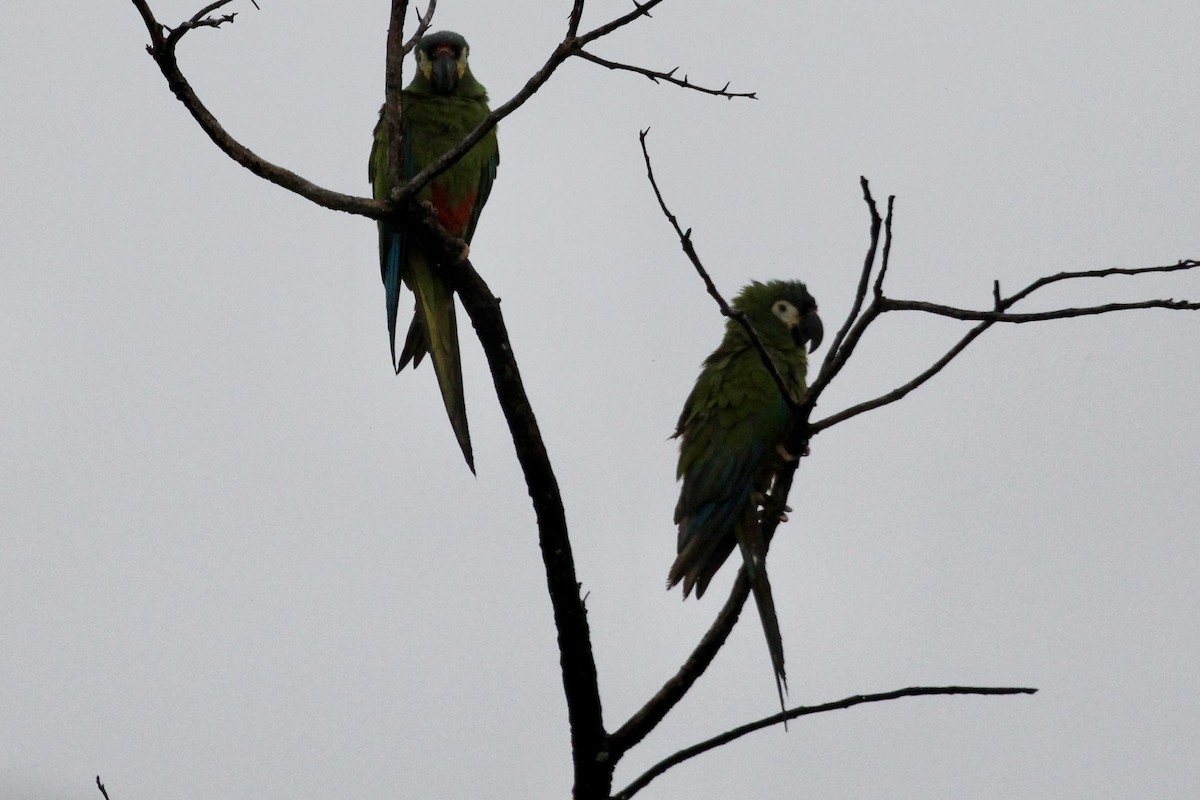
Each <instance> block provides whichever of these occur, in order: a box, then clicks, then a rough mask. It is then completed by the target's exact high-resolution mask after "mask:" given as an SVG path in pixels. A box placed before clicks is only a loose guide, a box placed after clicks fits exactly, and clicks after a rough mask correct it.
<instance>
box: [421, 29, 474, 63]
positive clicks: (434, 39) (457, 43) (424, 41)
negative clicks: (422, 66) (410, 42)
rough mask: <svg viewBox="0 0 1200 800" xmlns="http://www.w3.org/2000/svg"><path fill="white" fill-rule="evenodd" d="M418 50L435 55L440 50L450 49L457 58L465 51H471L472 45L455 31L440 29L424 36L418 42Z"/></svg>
mask: <svg viewBox="0 0 1200 800" xmlns="http://www.w3.org/2000/svg"><path fill="white" fill-rule="evenodd" d="M417 50H419V51H420V52H423V53H425V54H426V55H433V54H434V53H436V52H437V51H438V50H449V51H450V53H451V54H452V55H453V56H454V57H455V58H458V57H459V55H460V54H462V53H463V52H464V51H465V52H470V50H471V47H470V45H468V44H467V40H466V39H464V38H463V37H462V36H460V35H459V34H457V33H455V32H454V31H438V32H437V33H429V34H426V35H425V36H422V37H421V41H419V42H417Z"/></svg>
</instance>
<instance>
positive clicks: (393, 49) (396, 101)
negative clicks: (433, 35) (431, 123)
mask: <svg viewBox="0 0 1200 800" xmlns="http://www.w3.org/2000/svg"><path fill="white" fill-rule="evenodd" d="M430 5H431V6H432V2H431V4H430ZM407 15H408V0H392V11H391V16H390V17H389V18H388V32H387V50H386V57H385V61H384V76H383V129H384V132H385V133H386V135H387V144H388V162H387V180H388V186H400V185H402V184H403V183H404V128H403V126H402V125H401V120H400V117H401V114H402V113H403V108H402V101H401V97H400V95H401V93H402V92H403V91H404V74H403V72H404V56H405V54H406V53H407V51H406V50H405V49H404V48H405V43H404V18H405V17H406V16H407Z"/></svg>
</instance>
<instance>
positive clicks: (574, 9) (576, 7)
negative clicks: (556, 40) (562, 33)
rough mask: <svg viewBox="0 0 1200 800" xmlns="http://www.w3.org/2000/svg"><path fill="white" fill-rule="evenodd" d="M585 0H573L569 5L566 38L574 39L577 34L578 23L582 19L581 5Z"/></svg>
mask: <svg viewBox="0 0 1200 800" xmlns="http://www.w3.org/2000/svg"><path fill="white" fill-rule="evenodd" d="M584 1H585V0H575V2H574V3H573V4H572V5H571V13H570V15H569V16H568V17H567V38H568V39H574V38H575V37H576V36H578V35H579V23H580V22H582V21H583V5H584Z"/></svg>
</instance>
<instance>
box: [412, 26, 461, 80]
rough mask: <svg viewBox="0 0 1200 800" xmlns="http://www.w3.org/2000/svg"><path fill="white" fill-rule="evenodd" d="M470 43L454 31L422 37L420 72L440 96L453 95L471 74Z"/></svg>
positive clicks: (418, 57) (419, 53) (418, 43)
mask: <svg viewBox="0 0 1200 800" xmlns="http://www.w3.org/2000/svg"><path fill="white" fill-rule="evenodd" d="M470 52H471V48H470V46H469V45H468V44H467V40H466V39H464V38H463V37H461V36H459V35H458V34H457V33H453V32H451V31H438V32H437V33H431V34H428V35H427V36H422V37H421V40H420V41H419V42H417V47H416V53H417V69H419V70H420V71H421V74H422V75H424V76H425V79H426V80H427V81H429V83H430V84H431V85H432V86H433V89H434V91H436V92H437V93H438V94H453V93H454V90H455V89H456V88H457V87H458V82H459V81H460V80H461V79H462V77H463V75H466V74H467V73H468V72H469V71H470V67H469V66H467V56H468V54H469V53H470Z"/></svg>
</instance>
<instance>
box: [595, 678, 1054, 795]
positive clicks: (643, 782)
mask: <svg viewBox="0 0 1200 800" xmlns="http://www.w3.org/2000/svg"><path fill="white" fill-rule="evenodd" d="M1035 692H1037V689H1030V688H1024V687H992V686H912V687H909V688H907V689H897V690H895V691H891V692H881V693H879V694H858V695H853V696H851V697H847V698H844V699H842V700H837V701H835V702H832V703H824V704H823V705H819V706H800V707H798V708H793V709H791V710H790V711H784V712H781V713H779V714H772V715H771V716H769V717H765V718H763V719H760V720H757V721H755V722H750V723H747V724H745V725H741V726H739V727H737V728H734V729H732V730H729V731H726V732H725V733H722V734H719V735H717V736H714V737H712V738H710V739H705V740H704V741H702V742H698V743H696V744H694V745H692V746H691V747H685V748H684V749H682V750H680V751H679V752H677V753H674V754H673V755H670V756H668V757H667V758H664V759H663V760H662V761H660V762H658V763H657V764H655V765H654V766H653V767H651V768H650V769H648V770H646V771H645V772H644V773H642V774H641V775H640V776H638V778H637V779H636V780H634V781H633V782H632V783H630V784H629V785H628V786H626V787H625V788H624V789H622V790H621V791H619V792H617V793H616V794H615V795H613V800H629V798H630V797H633V796H634V795H635V794H637V793H638V792H639V791H641V790H642V789H644V788H645V787H646V786H647V785H648V784H649V783H650V782H651V781H652V780H654V779H655V778H657V777H658V776H659V775H662V774H663V773H664V772H666V771H667V770H669V769H671V768H672V767H674V766H676V765H678V764H681V763H683V762H684V761H687V760H688V759H690V758H694V757H696V756H698V755H700V754H701V753H706V752H708V751H709V750H712V749H714V748H717V747H720V746H722V745H725V744H728V743H729V742H732V741H734V740H735V739H740V738H741V737H743V736H745V735H746V734H748V733H753V732H754V731H758V730H762V729H763V728H769V727H770V726H772V725H777V724H779V723H781V722H784V721H785V720H791V719H796V718H798V717H804V716H808V715H810V714H822V713H825V712H827V711H837V710H840V709H844V708H852V707H853V706H858V705H862V704H864V703H879V702H883V701H886V700H895V699H897V698H900V697H919V696H928V695H956V694H974V695H1014V694H1034V693H1035Z"/></svg>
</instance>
